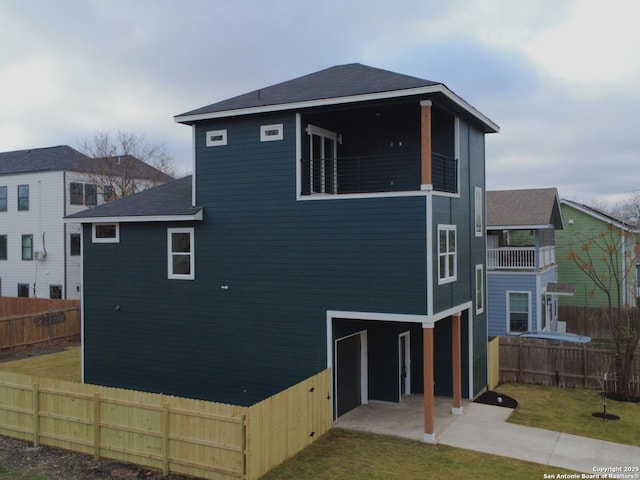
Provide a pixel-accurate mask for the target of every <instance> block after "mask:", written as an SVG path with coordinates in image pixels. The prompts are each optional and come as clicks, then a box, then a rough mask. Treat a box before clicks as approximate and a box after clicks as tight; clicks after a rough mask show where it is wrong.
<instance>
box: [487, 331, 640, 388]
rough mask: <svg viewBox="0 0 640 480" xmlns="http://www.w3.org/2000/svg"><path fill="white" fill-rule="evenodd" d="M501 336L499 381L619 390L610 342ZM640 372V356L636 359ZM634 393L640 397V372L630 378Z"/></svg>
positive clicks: (634, 366)
mask: <svg viewBox="0 0 640 480" xmlns="http://www.w3.org/2000/svg"><path fill="white" fill-rule="evenodd" d="M499 338H500V354H499V355H500V382H501V383H506V382H516V383H530V384H537V385H549V386H559V387H568V388H598V389H600V388H602V387H603V378H604V373H605V372H608V373H609V375H608V377H609V380H608V381H607V391H610V392H611V391H616V389H615V388H614V387H615V382H616V381H617V378H616V376H615V375H612V369H613V368H614V358H615V351H614V349H613V346H612V345H610V344H598V343H585V344H576V343H567V342H558V341H553V340H544V339H536V338H520V337H499ZM633 371H634V372H640V356H639V355H636V356H635V357H634V360H633ZM631 395H634V396H640V375H637V374H636V375H633V376H632V378H631Z"/></svg>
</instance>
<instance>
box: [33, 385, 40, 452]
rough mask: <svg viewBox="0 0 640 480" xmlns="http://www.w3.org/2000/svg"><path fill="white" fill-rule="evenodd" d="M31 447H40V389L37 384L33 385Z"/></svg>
mask: <svg viewBox="0 0 640 480" xmlns="http://www.w3.org/2000/svg"><path fill="white" fill-rule="evenodd" d="M32 394H33V399H32V407H33V446H34V447H36V448H37V447H39V446H40V389H39V387H38V384H37V383H34V384H33V390H32Z"/></svg>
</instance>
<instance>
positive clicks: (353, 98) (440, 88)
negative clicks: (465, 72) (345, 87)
mask: <svg viewBox="0 0 640 480" xmlns="http://www.w3.org/2000/svg"><path fill="white" fill-rule="evenodd" d="M433 93H442V94H443V95H444V96H445V97H447V98H448V99H449V100H451V101H452V102H453V103H455V104H456V105H458V106H459V107H461V108H462V109H464V110H465V111H466V112H468V113H469V114H470V115H471V116H473V117H475V118H476V119H478V120H480V121H481V122H482V123H484V124H485V126H487V127H488V128H489V129H490V130H492V133H497V132H499V131H500V127H499V126H498V125H497V124H496V123H494V122H493V121H491V120H490V119H489V118H488V117H487V116H486V115H484V114H482V113H481V112H480V111H479V110H477V109H476V108H475V107H473V106H471V104H469V103H467V101H465V100H463V99H462V98H460V97H459V96H457V95H456V94H455V93H453V92H452V91H451V90H449V89H448V88H447V87H446V86H444V85H442V84H437V85H429V86H426V87H419V88H407V89H403V90H392V91H388V92H377V93H366V94H363V95H350V96H347V97H333V98H322V99H318V100H306V101H303V102H293V103H281V104H277V105H263V106H259V107H250V108H239V109H235V110H223V111H220V112H209V113H198V114H193V115H176V116H175V117H173V119H174V121H175V122H176V123H191V122H197V121H200V120H213V119H216V118H227V117H235V116H240V115H252V114H257V113H269V112H281V111H284V110H297V109H303V108H312V107H322V106H328V105H340V104H344V103H355V102H367V101H370V100H384V99H389V98H401V97H410V96H415V95H427V94H433Z"/></svg>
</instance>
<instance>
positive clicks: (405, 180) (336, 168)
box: [301, 152, 458, 195]
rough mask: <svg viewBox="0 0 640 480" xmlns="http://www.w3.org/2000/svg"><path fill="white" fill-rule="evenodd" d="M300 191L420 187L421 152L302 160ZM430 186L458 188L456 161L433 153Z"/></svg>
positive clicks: (334, 192) (374, 191) (369, 191)
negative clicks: (431, 182) (431, 181)
mask: <svg viewBox="0 0 640 480" xmlns="http://www.w3.org/2000/svg"><path fill="white" fill-rule="evenodd" d="M301 167H302V178H301V180H302V194H303V195H311V194H318V193H324V194H338V195H340V194H348V193H376V192H401V191H415V190H420V182H421V171H420V169H421V165H420V153H418V152H413V153H403V154H393V155H363V156H357V157H339V158H337V159H334V158H324V159H314V160H308V159H306V160H305V159H303V160H302V165H301ZM432 176H433V188H434V189H435V190H437V191H442V192H450V193H456V192H457V191H458V164H457V160H455V159H453V158H450V157H446V156H444V155H440V154H436V153H434V154H432Z"/></svg>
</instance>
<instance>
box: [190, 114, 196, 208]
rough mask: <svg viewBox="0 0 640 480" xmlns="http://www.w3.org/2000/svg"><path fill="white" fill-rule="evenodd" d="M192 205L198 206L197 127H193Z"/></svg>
mask: <svg viewBox="0 0 640 480" xmlns="http://www.w3.org/2000/svg"><path fill="white" fill-rule="evenodd" d="M191 171H192V172H193V175H191V205H196V204H197V202H196V193H197V192H196V126H195V125H191Z"/></svg>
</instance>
